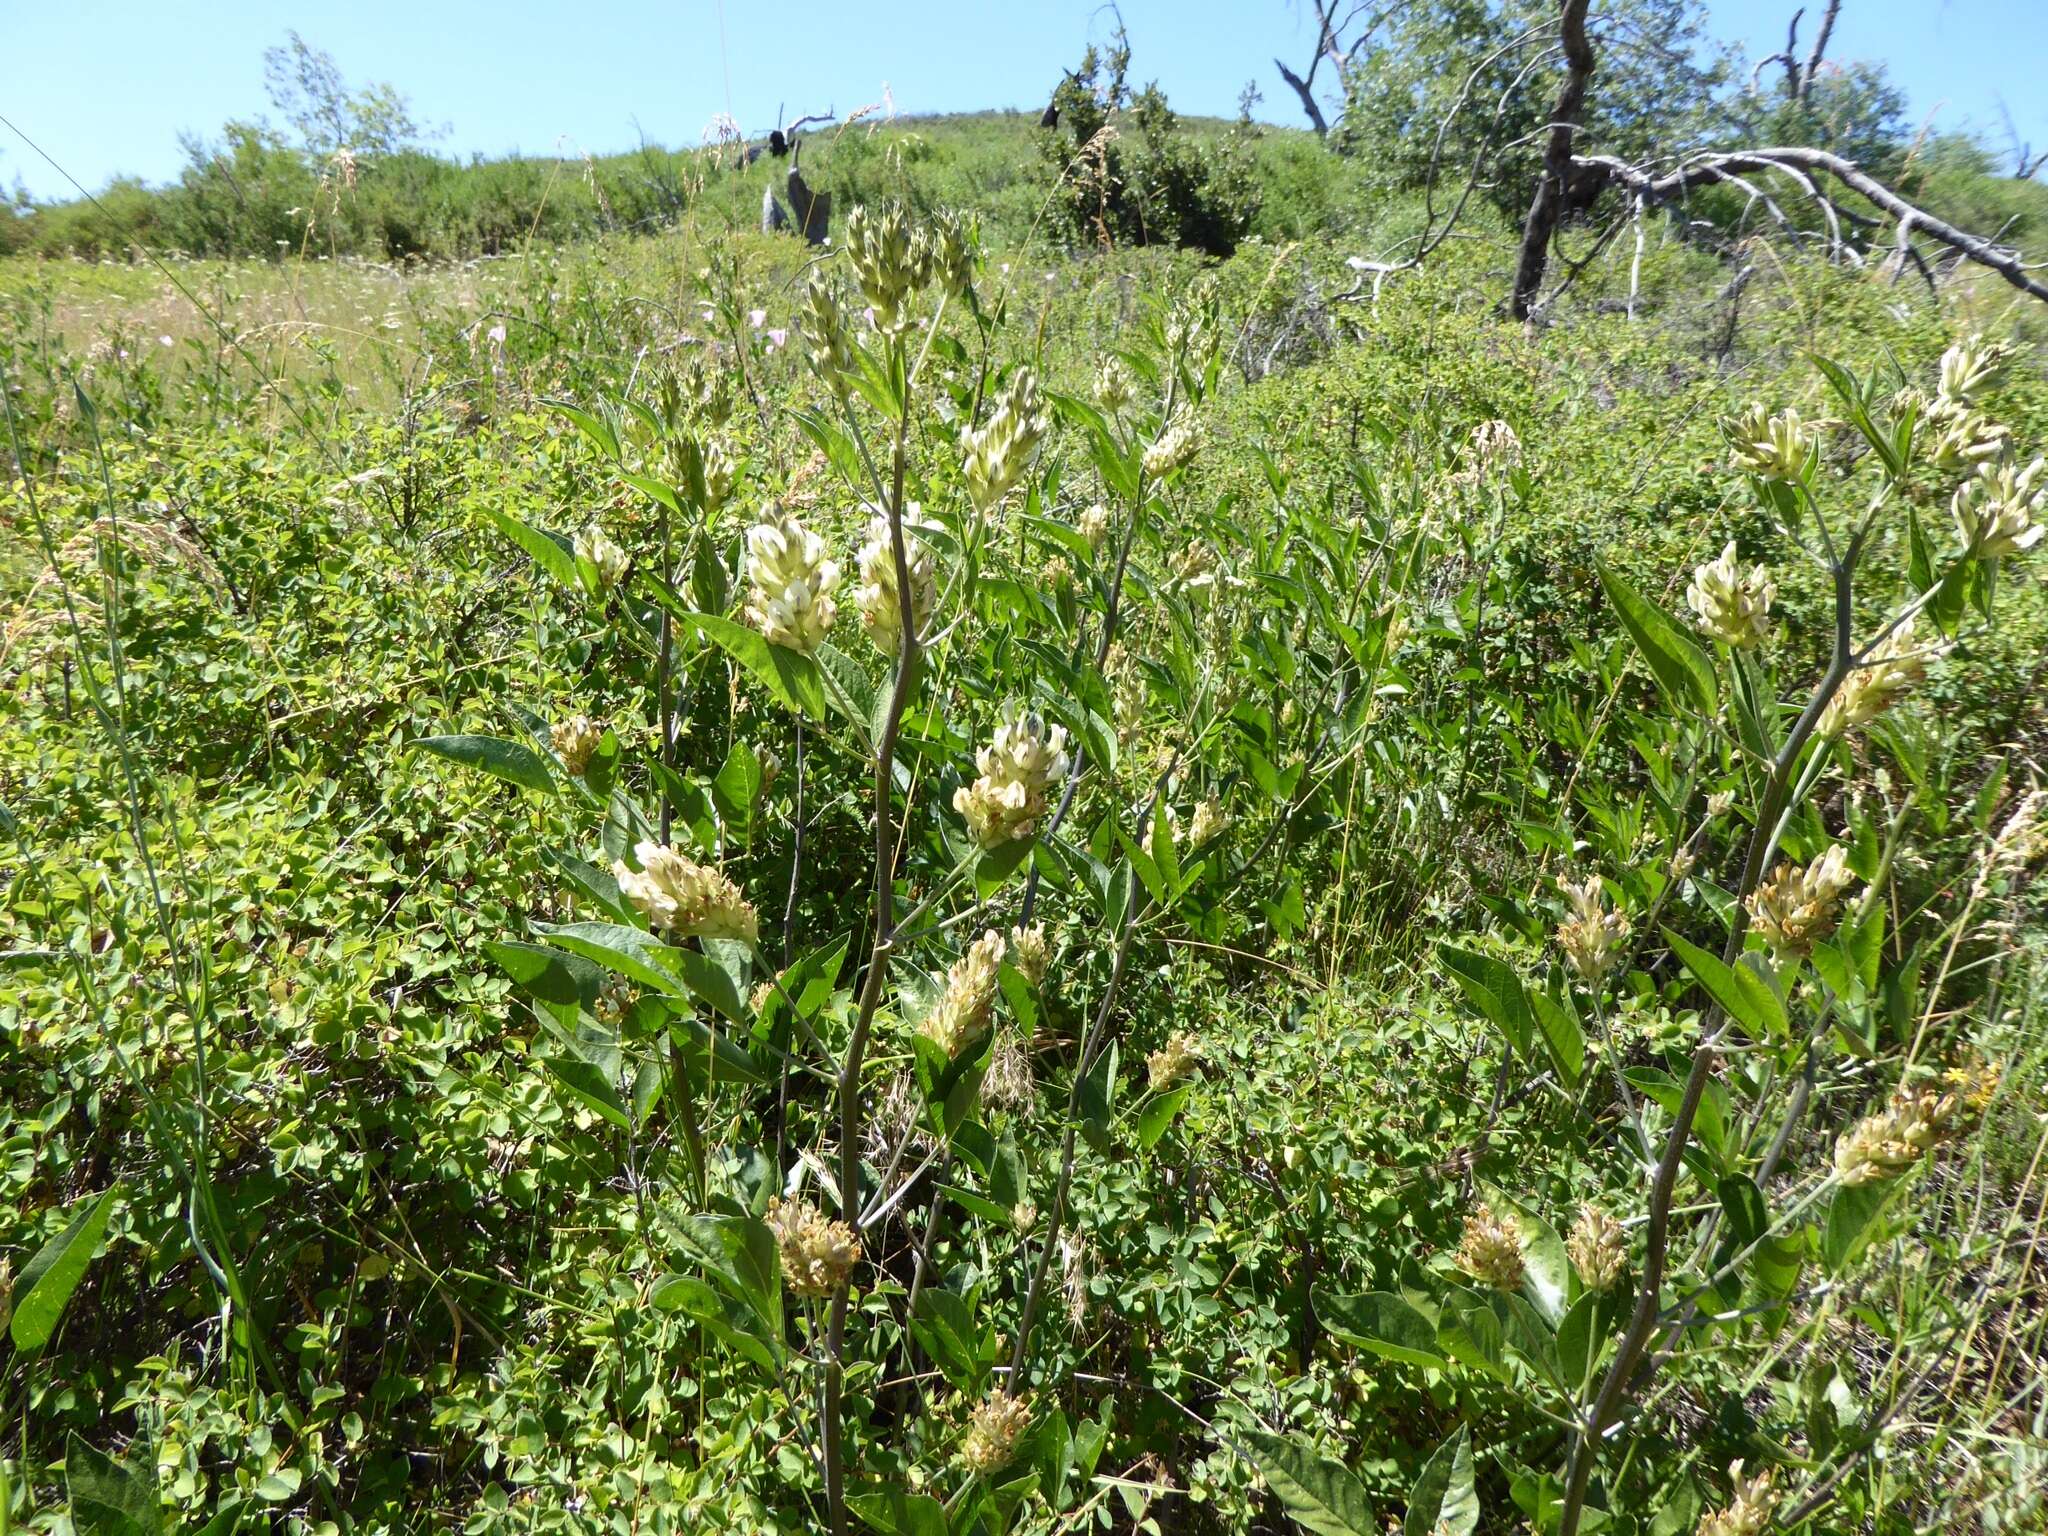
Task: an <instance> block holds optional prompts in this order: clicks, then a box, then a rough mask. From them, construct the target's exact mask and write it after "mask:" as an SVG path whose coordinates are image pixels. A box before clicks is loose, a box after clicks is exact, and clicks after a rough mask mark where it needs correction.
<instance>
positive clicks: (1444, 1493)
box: [1401, 1429, 1479, 1536]
mask: <svg viewBox="0 0 2048 1536" xmlns="http://www.w3.org/2000/svg"><path fill="white" fill-rule="evenodd" d="M1478 1528H1479V1495H1478V1494H1477V1493H1476V1492H1475V1491H1474V1490H1473V1487H1472V1431H1471V1430H1470V1429H1460V1430H1459V1431H1458V1432H1457V1433H1456V1434H1455V1435H1453V1436H1452V1437H1451V1438H1450V1439H1448V1440H1446V1441H1445V1442H1444V1443H1443V1444H1442V1445H1440V1446H1438V1447H1437V1448H1436V1454H1434V1455H1433V1456H1431V1457H1430V1458H1429V1460H1428V1461H1426V1462H1425V1463H1423V1467H1422V1475H1421V1476H1420V1477H1418V1478H1416V1479H1415V1487H1414V1488H1413V1490H1411V1491H1410V1493H1409V1495H1408V1517H1407V1519H1405V1520H1403V1521H1402V1522H1401V1536H1439V1533H1441V1536H1472V1533H1473V1532H1474V1531H1475V1530H1477V1529H1478Z"/></svg>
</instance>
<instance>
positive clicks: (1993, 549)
mask: <svg viewBox="0 0 2048 1536" xmlns="http://www.w3.org/2000/svg"><path fill="white" fill-rule="evenodd" d="M2044 470H2048V459H2035V460H2034V462H2033V463H2031V464H2029V465H2028V466H2027V467H2026V468H2025V469H2020V468H2017V467H2016V466H2015V465H2013V464H2011V463H2010V462H2008V463H2003V464H1986V465H1983V466H1982V467H1981V468H1979V469H1978V471H1977V473H1976V474H1975V475H1974V476H1972V477H1971V478H1970V479H1968V480H1965V481H1964V482H1963V483H1962V485H1960V486H1959V487H1957V489H1956V494H1955V499H1954V500H1953V501H1951V502H1950V503H1949V509H1950V510H1951V511H1952V512H1953V513H1954V514H1955V519H1956V532H1957V533H1958V534H1960V535H1961V536H1962V540H1963V547H1964V548H1965V549H1967V550H1968V551H1969V552H1970V553H1971V554H1973V555H1977V556H1981V557H1983V558H1985V559H1994V558H2003V557H2006V556H2010V555H2023V554H2025V553H2026V552H2027V551H2028V550H2030V549H2032V548H2033V547H2034V546H2035V545H2036V544H2038V543H2040V542H2041V536H2042V534H2043V533H2048V485H2042V484H2041V483H2040V482H2041V478H2042V472H2043V471H2044Z"/></svg>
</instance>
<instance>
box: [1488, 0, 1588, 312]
mask: <svg viewBox="0 0 2048 1536" xmlns="http://www.w3.org/2000/svg"><path fill="white" fill-rule="evenodd" d="M1586 7H1587V0H1560V4H1559V6H1558V36H1559V37H1560V39H1562V41H1563V43H1564V58H1565V74H1564V80H1563V81H1562V82H1561V83H1560V84H1559V86H1558V88H1557V100H1556V101H1555V102H1554V103H1553V104H1552V105H1551V109H1550V122H1551V129H1550V139H1549V142H1548V143H1547V144H1545V145H1544V148H1543V175H1542V177H1541V178H1540V179H1539V180H1538V181H1537V183H1536V196H1535V197H1534V198H1533V199H1531V200H1530V203H1529V217H1528V218H1527V219H1526V220H1525V221H1524V222H1523V224H1522V249H1521V254H1520V256H1519V257H1518V258H1517V260H1516V262H1515V288H1514V293H1513V296H1512V298H1511V299H1510V301H1509V308H1510V309H1511V311H1512V312H1513V314H1514V317H1515V318H1516V319H1517V320H1526V319H1528V318H1529V313H1530V310H1531V308H1532V307H1533V306H1534V304H1535V302H1536V296H1537V294H1538V293H1540V292H1541V291H1542V288H1543V269H1544V266H1545V264H1546V263H1547V262H1548V261H1549V259H1550V237H1551V236H1552V234H1554V233H1555V232H1556V230H1557V224H1558V220H1559V218H1560V217H1561V216H1562V214H1563V211H1564V201H1565V181H1566V179H1567V178H1568V177H1569V176H1570V175H1571V171H1572V136H1573V133H1574V132H1575V131H1576V129H1577V127H1578V122H1579V115H1580V114H1581V113H1582V112H1583V111H1584V110H1585V106H1586V88H1587V86H1588V85H1589V84H1591V82H1592V79H1593V45H1592V43H1590V42H1589V41H1587V38H1586Z"/></svg>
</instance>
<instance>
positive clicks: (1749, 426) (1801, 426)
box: [1721, 405, 1815, 481]
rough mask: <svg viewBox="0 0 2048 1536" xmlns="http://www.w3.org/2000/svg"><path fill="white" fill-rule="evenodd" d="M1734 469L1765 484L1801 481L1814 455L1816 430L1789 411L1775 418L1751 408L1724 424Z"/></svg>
mask: <svg viewBox="0 0 2048 1536" xmlns="http://www.w3.org/2000/svg"><path fill="white" fill-rule="evenodd" d="M1721 432H1722V435H1723V436H1725V437H1726V438H1727V439H1728V449H1729V452H1730V453H1731V454H1732V455H1733V456H1734V459H1735V467H1736V468H1737V469H1740V470H1743V471H1745V472H1747V473H1749V474H1752V475H1755V476H1757V477H1758V478H1759V479H1763V480H1788V481H1789V480H1798V479H1801V478H1803V477H1804V476H1805V474H1806V466H1807V463H1808V461H1809V460H1810V459H1811V458H1812V456H1813V451H1814V443H1815V437H1814V430H1813V428H1812V426H1811V425H1809V424H1808V423H1807V422H1804V421H1802V420H1800V417H1799V413H1798V412H1797V411H1795V410H1791V409H1789V408H1788V409H1786V410H1782V411H1780V412H1778V414H1777V415H1775V416H1769V415H1766V414H1765V413H1764V408H1763V407H1762V406H1761V405H1752V406H1750V407H1749V409H1747V410H1746V411H1744V412H1743V413H1742V414H1741V415H1740V416H1733V417H1729V418H1727V419H1726V420H1724V421H1723V422H1722V423H1721Z"/></svg>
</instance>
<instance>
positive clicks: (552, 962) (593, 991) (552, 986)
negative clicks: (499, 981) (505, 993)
mask: <svg viewBox="0 0 2048 1536" xmlns="http://www.w3.org/2000/svg"><path fill="white" fill-rule="evenodd" d="M484 954H485V955H486V956H488V957H489V958H490V960H491V963H492V964H494V965H496V966H497V967H498V969H499V970H501V971H503V972H504V973H505V974H506V975H507V976H510V977H511V978H512V980H513V981H514V982H515V983H516V984H517V985H518V986H519V987H521V988H522V989H523V990H524V991H526V992H527V993H528V994H530V995H531V996H533V997H537V998H539V999H540V1000H541V1001H542V1002H544V1003H553V1004H555V1005H556V1006H557V1007H567V1008H593V1007H595V1006H596V1003H597V993H598V986H599V983H600V981H601V980H602V976H601V974H600V967H599V966H598V965H597V964H596V963H595V962H593V961H590V960H586V959H584V958H583V956H581V955H572V954H568V953H565V952H564V951H562V950H559V949H548V948H545V947H544V946H542V945H539V944H521V943H518V942H517V941H515V940H511V939H486V940H484Z"/></svg>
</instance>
